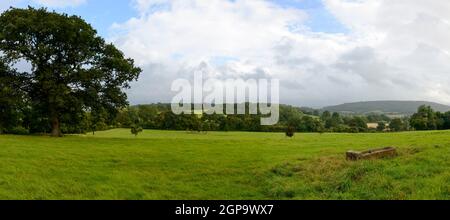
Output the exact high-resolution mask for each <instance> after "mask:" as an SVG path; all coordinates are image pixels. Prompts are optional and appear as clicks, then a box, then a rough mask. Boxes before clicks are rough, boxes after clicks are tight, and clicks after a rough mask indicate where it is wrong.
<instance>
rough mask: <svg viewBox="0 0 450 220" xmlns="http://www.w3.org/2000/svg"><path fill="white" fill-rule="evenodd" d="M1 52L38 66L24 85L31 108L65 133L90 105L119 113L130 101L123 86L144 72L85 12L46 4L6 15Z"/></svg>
mask: <svg viewBox="0 0 450 220" xmlns="http://www.w3.org/2000/svg"><path fill="white" fill-rule="evenodd" d="M0 52H1V53H2V54H4V56H5V58H6V59H5V60H7V61H8V63H10V64H12V63H14V62H18V61H21V60H25V61H27V62H29V63H30V64H31V65H32V70H31V72H28V73H26V78H27V79H28V80H26V81H22V87H25V88H26V89H25V90H26V91H27V94H26V95H27V99H29V100H30V103H29V106H28V107H29V108H30V109H31V110H32V111H33V114H34V115H35V118H39V119H40V120H41V121H47V123H48V124H50V125H51V128H52V135H53V136H61V135H62V132H61V125H64V124H66V125H67V126H66V127H67V128H72V127H77V126H78V125H79V124H80V123H81V122H82V119H83V115H84V111H85V110H86V109H88V110H89V111H90V112H91V113H94V112H96V111H106V112H107V113H108V114H111V115H114V114H115V113H116V112H117V109H118V108H123V107H125V106H127V104H128V103H127V97H126V94H125V93H124V92H123V91H122V89H126V88H129V82H130V81H132V80H136V79H137V78H138V76H139V73H140V72H141V70H140V69H139V68H136V67H135V66H134V62H133V60H131V59H126V58H125V57H124V55H123V53H122V52H120V51H119V50H118V49H116V48H115V47H114V45H111V44H107V43H106V42H105V41H104V40H103V39H102V38H101V37H99V36H98V35H97V32H96V31H95V30H94V29H93V28H92V27H91V25H89V24H87V23H86V22H85V21H84V20H83V19H81V18H80V17H77V16H68V15H66V14H58V13H55V12H48V11H47V10H46V9H34V8H28V9H15V8H12V9H9V10H7V11H5V12H4V13H3V14H1V16H0ZM11 78H17V77H11ZM30 122H32V123H33V122H34V121H30ZM34 125H35V124H33V126H34Z"/></svg>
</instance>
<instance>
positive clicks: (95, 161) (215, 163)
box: [0, 129, 450, 199]
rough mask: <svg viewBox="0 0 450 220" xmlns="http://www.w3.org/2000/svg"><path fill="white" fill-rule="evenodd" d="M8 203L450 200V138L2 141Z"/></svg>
mask: <svg viewBox="0 0 450 220" xmlns="http://www.w3.org/2000/svg"><path fill="white" fill-rule="evenodd" d="M384 146H396V147H398V148H399V156H398V157H396V158H393V159H392V158H391V159H382V160H370V161H359V162H347V161H346V160H345V156H344V153H345V152H346V151H347V150H350V149H353V150H362V149H367V148H373V147H384ZM0 199H450V131H436V132H407V133H388V134H322V135H321V134H297V135H296V136H295V137H294V138H293V139H288V138H286V137H285V136H284V135H283V134H279V133H244V132H229V133H225V132H222V133H221V132H209V133H207V134H190V133H187V132H173V131H144V132H143V133H142V134H141V135H140V136H138V137H137V138H135V137H134V136H132V135H131V134H130V131H129V130H124V129H117V130H111V131H105V132H98V133H97V134H96V135H95V136H92V135H86V136H66V137H64V138H56V139H55V138H50V137H41V136H0Z"/></svg>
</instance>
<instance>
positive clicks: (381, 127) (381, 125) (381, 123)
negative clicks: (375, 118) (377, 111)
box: [377, 122, 386, 131]
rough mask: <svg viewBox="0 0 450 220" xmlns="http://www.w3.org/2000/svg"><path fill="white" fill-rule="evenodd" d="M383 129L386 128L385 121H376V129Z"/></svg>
mask: <svg viewBox="0 0 450 220" xmlns="http://www.w3.org/2000/svg"><path fill="white" fill-rule="evenodd" d="M384 130H386V123H384V122H378V126H377V131H384Z"/></svg>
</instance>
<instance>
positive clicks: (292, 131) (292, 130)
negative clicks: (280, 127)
mask: <svg viewBox="0 0 450 220" xmlns="http://www.w3.org/2000/svg"><path fill="white" fill-rule="evenodd" d="M294 135H295V128H294V127H293V126H288V127H287V128H286V137H290V138H291V137H294Z"/></svg>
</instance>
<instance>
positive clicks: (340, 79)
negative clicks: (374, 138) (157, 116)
mask: <svg viewBox="0 0 450 220" xmlns="http://www.w3.org/2000/svg"><path fill="white" fill-rule="evenodd" d="M27 5H31V6H33V7H47V8H49V9H51V10H55V11H57V12H64V13H68V14H76V15H80V16H81V17H83V18H84V19H85V20H86V21H87V22H89V23H91V24H92V26H93V27H94V28H96V29H97V30H98V33H99V35H101V36H102V37H104V38H105V39H107V40H108V41H110V42H112V43H114V44H115V45H116V46H117V47H118V48H119V49H121V50H122V51H123V52H124V53H125V55H126V56H128V57H131V58H133V59H134V60H135V61H136V64H137V65H139V66H140V67H141V68H142V69H143V72H142V74H141V77H140V79H139V81H138V82H134V83H132V89H131V90H129V91H127V93H128V97H129V100H130V102H131V104H144V103H154V102H170V101H171V99H172V97H173V96H174V95H175V93H174V92H172V91H171V90H170V89H171V84H172V82H173V81H174V80H176V79H179V78H190V77H191V76H192V75H193V73H194V72H195V71H199V70H201V71H204V72H206V73H207V74H208V75H211V76H219V77H222V78H244V79H245V78H276V79H279V80H280V87H281V88H280V101H281V103H285V104H292V105H297V106H311V107H322V106H327V105H333V104H340V103H346V102H355V101H371V100H425V101H435V102H440V103H444V104H450V62H449V61H450V52H449V51H450V13H448V12H449V11H450V1H443V0H442V1H438V0H436V1H423V0H396V1H391V0H280V1H275V0H115V1H110V0H1V1H0V11H3V10H6V9H7V8H9V7H10V6H14V7H27Z"/></svg>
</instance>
